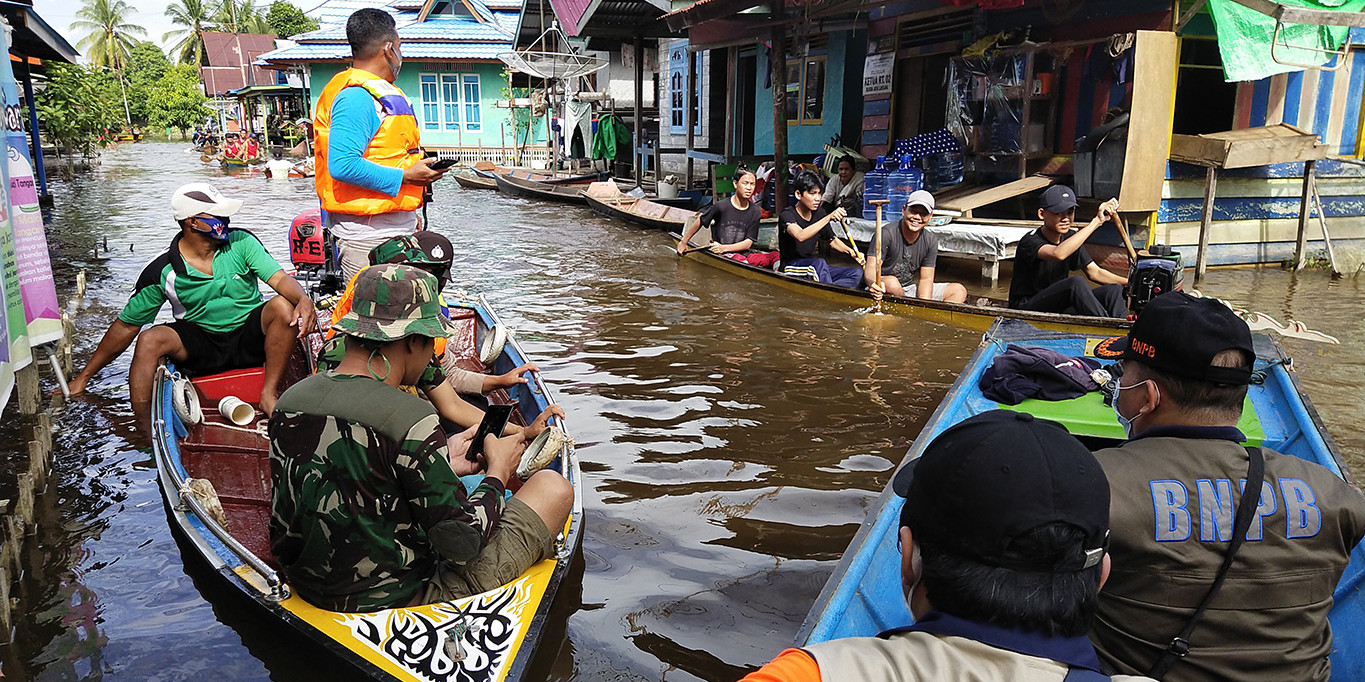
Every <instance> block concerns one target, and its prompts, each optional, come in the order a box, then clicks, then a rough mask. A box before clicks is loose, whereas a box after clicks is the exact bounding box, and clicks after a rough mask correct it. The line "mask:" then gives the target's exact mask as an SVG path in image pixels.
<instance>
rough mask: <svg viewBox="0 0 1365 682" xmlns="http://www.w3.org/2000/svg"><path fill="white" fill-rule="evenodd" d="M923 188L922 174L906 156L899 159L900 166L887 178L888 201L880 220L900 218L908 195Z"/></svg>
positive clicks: (908, 197) (907, 155)
mask: <svg viewBox="0 0 1365 682" xmlns="http://www.w3.org/2000/svg"><path fill="white" fill-rule="evenodd" d="M923 188H924V173H923V172H922V171H920V169H919V167H918V166H916V165H915V163H914V162H913V161H912V160H911V159H910V155H909V154H906V155H905V156H902V157H901V165H900V167H898V168H897V169H896V170H894V171H892V172H891V174H890V175H888V176H887V185H886V198H887V199H888V200H889V201H890V203H888V204H887V205H886V210H884V211H882V220H884V221H888V222H889V221H891V220H896V219H898V218H899V217H900V214H901V210H902V209H904V208H905V202H906V201H907V200H909V199H910V194H911V193H912V192H914V191H916V190H919V189H923Z"/></svg>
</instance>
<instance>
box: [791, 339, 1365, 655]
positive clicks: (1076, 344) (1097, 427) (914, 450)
mask: <svg viewBox="0 0 1365 682" xmlns="http://www.w3.org/2000/svg"><path fill="white" fill-rule="evenodd" d="M1253 339H1254V346H1255V349H1256V362H1255V370H1256V371H1257V372H1258V373H1260V374H1261V375H1263V376H1264V381H1263V382H1262V383H1259V384H1255V383H1254V384H1252V385H1251V386H1250V388H1249V390H1248V392H1247V399H1248V400H1247V402H1248V405H1249V407H1248V408H1247V409H1245V410H1244V411H1243V415H1242V419H1241V421H1240V422H1239V423H1238V428H1239V429H1240V430H1241V431H1242V432H1243V433H1244V434H1245V435H1246V436H1247V444H1248V445H1264V446H1265V447H1268V448H1271V449H1273V450H1275V451H1276V452H1280V453H1283V454H1286V455H1293V456H1295V457H1299V458H1302V459H1305V460H1307V461H1310V462H1314V463H1316V464H1320V465H1322V466H1323V467H1326V468H1327V469H1328V470H1330V471H1331V472H1332V473H1334V474H1336V475H1337V476H1339V477H1342V478H1346V474H1345V471H1346V465H1345V464H1344V463H1343V461H1342V458H1341V455H1340V453H1339V452H1338V451H1337V447H1336V444H1335V443H1334V442H1333V441H1332V438H1331V436H1330V435H1328V433H1327V430H1326V428H1325V427H1324V426H1323V424H1322V420H1321V419H1320V418H1319V417H1318V414H1317V412H1316V410H1314V409H1313V405H1312V403H1311V402H1310V401H1309V400H1308V396H1307V395H1305V394H1304V392H1303V387H1302V386H1300V385H1299V382H1298V379H1297V377H1296V375H1295V373H1294V370H1293V364H1292V362H1290V361H1289V360H1290V359H1289V357H1288V356H1287V355H1286V354H1285V351H1284V348H1283V347H1282V346H1281V345H1280V344H1279V343H1278V342H1277V341H1275V340H1274V339H1273V338H1272V337H1270V336H1268V335H1265V334H1255V335H1253ZM1102 340H1103V337H1102V336H1099V335H1083V334H1055V333H1051V332H1046V331H1042V330H1039V329H1037V328H1035V327H1032V326H1030V325H1028V324H1026V323H1024V322H1021V321H1019V320H1006V319H1003V318H1002V319H1000V320H998V321H997V322H996V323H995V324H993V325H992V326H991V328H990V330H989V331H988V332H987V333H986V334H985V336H984V337H983V338H982V340H981V344H980V346H978V347H977V349H976V352H975V354H973V355H972V358H971V359H970V360H969V361H968V362H967V366H966V367H965V368H964V369H963V370H962V373H961V374H959V375H958V378H957V381H956V382H954V383H953V385H952V387H951V388H949V389H948V393H947V395H946V396H945V397H944V399H943V401H942V402H941V403H939V406H938V409H937V410H935V411H934V414H933V415H932V416H931V417H930V418H929V421H928V423H926V424H925V425H924V428H923V430H921V431H920V434H919V436H917V437H916V438H915V441H914V443H912V444H911V446H910V449H909V451H908V452H907V453H906V455H905V458H904V460H903V462H902V463H901V466H904V463H905V462H909V461H911V460H913V459H915V458H917V457H919V456H920V454H921V453H922V452H923V450H924V448H925V446H926V445H928V443H929V441H931V440H933V438H934V437H935V436H937V435H938V434H940V433H942V432H943V431H944V430H945V429H947V428H948V427H950V426H952V425H954V424H957V423H958V422H961V421H962V420H964V419H966V418H968V417H970V416H972V415H976V414H980V413H982V412H986V411H989V410H993V409H997V408H1004V409H1014V410H1019V411H1023V412H1028V413H1030V414H1033V415H1034V416H1036V417H1039V418H1043V419H1050V420H1053V421H1057V422H1061V423H1062V424H1064V425H1065V426H1066V428H1067V430H1069V431H1070V432H1071V433H1072V434H1073V435H1075V436H1076V437H1077V438H1079V439H1080V440H1081V441H1082V442H1083V443H1085V445H1086V446H1087V447H1089V448H1090V449H1091V450H1098V449H1100V448H1105V447H1110V446H1113V445H1117V444H1119V443H1121V442H1122V441H1123V439H1124V434H1123V429H1122V428H1121V427H1120V426H1119V424H1118V422H1117V421H1116V420H1115V419H1114V416H1113V413H1112V411H1111V409H1110V408H1109V406H1107V405H1105V404H1104V401H1103V397H1102V396H1101V395H1100V393H1099V392H1098V391H1096V392H1091V393H1088V394H1086V395H1083V396H1081V397H1079V398H1073V399H1071V400H1061V401H1044V400H1035V399H1029V400H1025V401H1024V402H1023V403H1020V404H1019V405H1016V406H1012V407H1011V406H1006V405H1000V404H998V403H996V402H995V401H993V400H989V399H987V398H986V397H985V396H983V395H982V393H981V390H980V389H979V388H977V381H978V380H979V379H980V377H981V374H982V373H983V372H984V371H985V370H986V369H987V368H989V367H990V366H991V364H992V362H993V361H994V360H995V358H996V357H997V356H998V355H1000V354H1001V353H1003V352H1004V350H1005V347H1006V345H1007V344H1015V345H1021V346H1030V347H1042V348H1047V349H1050V350H1053V351H1056V352H1059V353H1062V354H1063V355H1068V356H1073V357H1079V356H1083V355H1084V356H1093V355H1094V352H1093V351H1094V348H1095V345H1096V344H1097V343H1099V342H1100V341H1102ZM903 502H904V500H903V498H901V497H899V496H898V495H896V494H895V493H894V492H893V491H892V490H891V487H890V485H889V484H888V485H887V487H886V489H885V490H883V491H882V493H881V495H880V496H879V497H878V498H877V499H876V501H875V503H874V504H873V505H872V509H871V512H870V513H869V515H868V516H867V519H866V520H865V521H863V524H862V526H861V527H860V528H859V529H858V532H857V533H856V534H855V535H854V536H853V540H852V542H851V543H850V544H849V546H848V549H847V550H846V551H845V552H844V556H843V558H842V559H841V560H840V561H839V565H838V567H837V568H835V569H834V573H833V574H832V575H831V576H830V578H829V581H828V582H827V583H826V584H825V587H824V589H823V590H822V591H821V593H820V596H819V598H817V599H816V601H815V605H814V606H812V607H811V610H810V612H809V614H808V615H807V616H806V619H805V622H804V623H803V624H802V625H801V628H800V630H799V631H798V633H797V635H796V641H795V643H794V644H793V646H796V647H803V646H808V645H811V644H817V643H819V642H825V641H829V640H832V639H839V638H843V637H869V636H873V635H876V634H878V633H880V632H883V631H886V630H889V629H892V628H896V627H901V626H905V625H909V624H910V623H911V621H912V620H913V618H912V616H911V615H910V610H909V608H908V607H907V606H906V603H905V596H904V593H903V592H902V586H901V580H900V575H901V556H900V552H899V550H898V549H897V543H898V527H899V525H900V524H899V518H900V512H901V506H902V504H903ZM1284 568H1285V570H1286V571H1289V570H1292V569H1293V567H1292V566H1286V567H1284ZM1362 581H1365V545H1360V546H1357V547H1356V548H1355V549H1354V550H1353V551H1352V552H1351V561H1350V564H1349V565H1348V566H1347V567H1346V571H1345V573H1344V574H1343V575H1342V577H1341V580H1340V582H1338V583H1337V586H1336V591H1335V593H1334V595H1333V599H1334V603H1333V605H1332V610H1331V612H1330V613H1329V615H1328V618H1329V620H1330V622H1331V625H1332V635H1333V638H1334V640H1333V646H1332V653H1331V657H1330V660H1331V666H1332V676H1333V678H1336V679H1346V680H1356V679H1362V676H1365V629H1363V628H1362V626H1365V594H1363V593H1362V592H1361V591H1360V586H1361V583H1362Z"/></svg>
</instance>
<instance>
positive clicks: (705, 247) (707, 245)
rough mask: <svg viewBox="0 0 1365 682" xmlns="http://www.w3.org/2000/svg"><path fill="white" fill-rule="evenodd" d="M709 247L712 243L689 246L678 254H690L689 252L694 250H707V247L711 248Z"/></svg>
mask: <svg viewBox="0 0 1365 682" xmlns="http://www.w3.org/2000/svg"><path fill="white" fill-rule="evenodd" d="M709 248H711V245H710V244H703V245H701V246H693V247H689V248H687V249H684V250H683V252H682V253H680V254H678V255H679V256H686V255H687V254H689V253H693V252H695V251H705V250H707V249H709Z"/></svg>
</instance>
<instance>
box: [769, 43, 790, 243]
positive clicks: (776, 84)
mask: <svg viewBox="0 0 1365 682" xmlns="http://www.w3.org/2000/svg"><path fill="white" fill-rule="evenodd" d="M784 30H785V27H783V26H775V27H773V32H772V42H773V49H772V53H771V55H770V58H769V60H768V61H769V62H771V66H772V68H771V69H770V70H771V72H772V82H773V165H774V166H775V167H776V171H777V172H776V173H774V176H773V182H774V183H776V184H774V185H773V190H774V191H773V194H774V195H775V196H776V200H775V201H774V203H773V213H775V214H777V213H781V212H782V209H784V208H786V207H787V199H788V197H787V34H786V33H784V32H783V31H784ZM778 229H781V226H779V228H778Z"/></svg>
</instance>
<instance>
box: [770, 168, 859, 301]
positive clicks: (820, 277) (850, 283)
mask: <svg viewBox="0 0 1365 682" xmlns="http://www.w3.org/2000/svg"><path fill="white" fill-rule="evenodd" d="M794 185H795V188H796V204H794V205H792V206H788V207H787V208H785V209H783V211H782V215H780V216H778V219H777V223H778V225H779V226H780V227H781V228H782V229H781V232H779V233H778V238H777V243H778V246H779V247H780V248H781V252H782V271H783V272H785V273H786V274H788V275H794V276H797V277H807V278H810V277H813V278H814V279H816V280H817V281H820V282H824V283H825V284H833V285H836V286H841V287H848V288H850V289H852V288H857V286H858V284H859V283H860V282H862V279H863V269H862V268H859V267H846V266H838V265H829V264H827V263H825V259H823V258H820V257H818V256H817V255H816V254H817V253H818V247H819V245H820V243H821V242H829V244H830V246H831V248H833V249H834V250H835V251H838V252H839V253H843V254H848V256H849V257H851V258H854V259H855V260H856V259H857V256H855V255H854V254H853V249H852V248H850V247H849V246H848V244H845V243H843V241H841V240H839V239H837V238H835V235H834V228H833V227H831V226H830V222H832V221H835V220H843V219H844V216H846V215H848V214H847V213H846V212H845V211H844V209H842V208H835V209H834V211H833V212H832V213H828V214H826V213H825V209H823V208H820V200H821V198H822V196H823V194H822V193H823V192H824V189H823V188H822V187H821V186H820V178H819V176H817V175H816V174H815V173H813V172H811V171H805V172H803V173H801V174H800V175H797V176H796V181H795V183H794Z"/></svg>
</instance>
